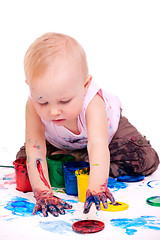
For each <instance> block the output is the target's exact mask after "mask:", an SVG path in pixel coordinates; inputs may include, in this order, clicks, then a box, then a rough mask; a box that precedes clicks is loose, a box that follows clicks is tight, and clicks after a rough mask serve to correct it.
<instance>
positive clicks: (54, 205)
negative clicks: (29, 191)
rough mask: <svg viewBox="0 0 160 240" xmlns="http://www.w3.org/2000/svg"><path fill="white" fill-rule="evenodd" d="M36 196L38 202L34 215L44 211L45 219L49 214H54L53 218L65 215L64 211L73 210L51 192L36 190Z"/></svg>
mask: <svg viewBox="0 0 160 240" xmlns="http://www.w3.org/2000/svg"><path fill="white" fill-rule="evenodd" d="M34 195H35V198H36V200H37V202H36V205H35V207H34V209H33V212H32V214H33V215H35V214H36V213H37V212H38V211H42V213H43V216H44V217H47V216H48V212H50V213H51V214H53V216H55V217H58V216H59V214H62V215H64V214H65V210H64V209H71V208H72V206H71V205H69V204H68V203H66V202H64V201H63V200H62V199H60V198H58V197H56V196H54V195H53V193H51V192H49V191H40V190H35V191H34Z"/></svg>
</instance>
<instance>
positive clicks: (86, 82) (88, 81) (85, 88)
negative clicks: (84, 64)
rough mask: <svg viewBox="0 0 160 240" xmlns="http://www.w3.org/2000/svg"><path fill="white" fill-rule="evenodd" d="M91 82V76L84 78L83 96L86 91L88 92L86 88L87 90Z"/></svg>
mask: <svg viewBox="0 0 160 240" xmlns="http://www.w3.org/2000/svg"><path fill="white" fill-rule="evenodd" d="M91 81H92V76H91V75H88V76H87V77H86V79H85V83H84V92H85V94H86V93H87V91H88V88H89V86H90V84H91Z"/></svg>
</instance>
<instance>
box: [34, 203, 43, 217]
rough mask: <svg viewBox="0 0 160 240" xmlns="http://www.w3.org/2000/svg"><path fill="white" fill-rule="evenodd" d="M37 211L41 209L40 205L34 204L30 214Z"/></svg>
mask: <svg viewBox="0 0 160 240" xmlns="http://www.w3.org/2000/svg"><path fill="white" fill-rule="evenodd" d="M38 211H41V206H40V205H39V204H36V205H35V206H34V208H33V211H32V214H33V215H36V213H37V212H38Z"/></svg>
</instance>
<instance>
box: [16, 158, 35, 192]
mask: <svg viewBox="0 0 160 240" xmlns="http://www.w3.org/2000/svg"><path fill="white" fill-rule="evenodd" d="M13 165H14V168H15V173H16V189H17V190H18V191H22V192H32V188H31V184H30V181H29V177H28V172H27V166H26V158H20V159H17V160H15V161H14V162H13Z"/></svg>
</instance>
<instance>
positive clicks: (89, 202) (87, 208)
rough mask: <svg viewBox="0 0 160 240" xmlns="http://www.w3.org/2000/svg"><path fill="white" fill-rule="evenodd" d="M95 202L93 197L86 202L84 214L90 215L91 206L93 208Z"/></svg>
mask: <svg viewBox="0 0 160 240" xmlns="http://www.w3.org/2000/svg"><path fill="white" fill-rule="evenodd" d="M93 202H94V197H93V196H89V197H88V198H87V199H86V201H85V204H84V211H83V213H85V214H86V213H88V212H89V210H90V208H91V206H92V203H93Z"/></svg>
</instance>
